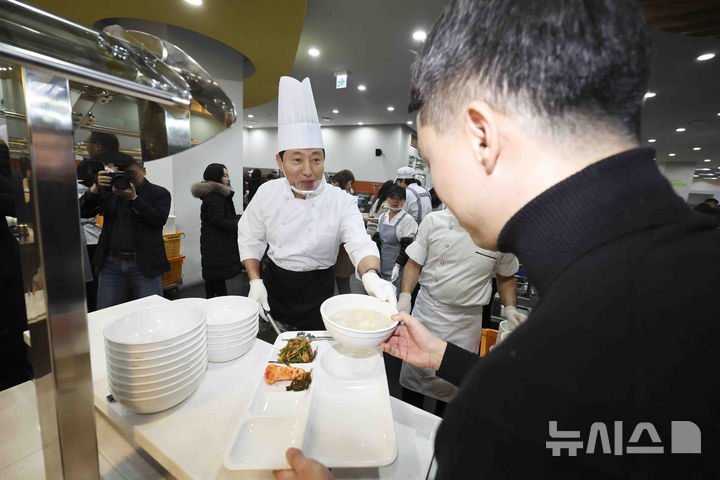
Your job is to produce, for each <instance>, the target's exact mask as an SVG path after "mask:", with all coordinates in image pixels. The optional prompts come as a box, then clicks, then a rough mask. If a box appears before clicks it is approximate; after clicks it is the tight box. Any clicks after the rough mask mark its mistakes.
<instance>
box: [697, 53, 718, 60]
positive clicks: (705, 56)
mask: <svg viewBox="0 0 720 480" xmlns="http://www.w3.org/2000/svg"><path fill="white" fill-rule="evenodd" d="M713 58H715V54H714V53H703V54H702V55H700V56H699V57H697V58H696V60H697V61H698V62H704V61H705V60H711V59H713Z"/></svg>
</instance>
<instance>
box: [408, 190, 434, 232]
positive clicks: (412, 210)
mask: <svg viewBox="0 0 720 480" xmlns="http://www.w3.org/2000/svg"><path fill="white" fill-rule="evenodd" d="M407 190H412V191H413V192H415V193H416V194H417V195H418V196H419V195H420V194H421V193H425V194H428V196H427V197H422V198H419V197H417V196H416V195H413V194H412V193H410V192H405V204H404V205H403V210H405V211H406V212H408V213H409V214H410V215H412V217H413V218H416V217H417V215H418V204H417V202H418V200H420V205H422V214H423V218H425V216H426V215H427V214H428V213H430V212H432V200H430V196H429V192H428V191H427V190H425V189H424V188H423V187H421V186H420V185H418V184H417V183H413V184H411V185H409V186H408V187H407ZM423 218H421V219H420V222H421V223H422V220H423Z"/></svg>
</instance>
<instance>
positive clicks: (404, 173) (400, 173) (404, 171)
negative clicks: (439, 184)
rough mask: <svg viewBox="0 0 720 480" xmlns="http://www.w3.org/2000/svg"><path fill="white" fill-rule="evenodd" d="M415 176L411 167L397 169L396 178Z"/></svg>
mask: <svg viewBox="0 0 720 480" xmlns="http://www.w3.org/2000/svg"><path fill="white" fill-rule="evenodd" d="M401 178H415V170H414V169H413V168H412V167H400V168H398V169H397V177H396V179H398V180H399V179H401Z"/></svg>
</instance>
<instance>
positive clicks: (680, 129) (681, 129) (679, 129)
mask: <svg viewBox="0 0 720 480" xmlns="http://www.w3.org/2000/svg"><path fill="white" fill-rule="evenodd" d="M685 130H686V129H685V128H683V127H680V128H676V129H675V131H676V132H679V133H682V132H684V131H685Z"/></svg>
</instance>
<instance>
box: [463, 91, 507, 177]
mask: <svg viewBox="0 0 720 480" xmlns="http://www.w3.org/2000/svg"><path fill="white" fill-rule="evenodd" d="M463 123H464V127H465V132H466V134H467V138H468V141H469V142H470V143H471V145H470V148H471V150H472V152H473V156H474V157H475V161H477V162H478V163H480V164H481V165H482V167H483V168H484V169H485V172H486V173H487V174H488V175H491V174H492V173H493V171H494V170H495V166H496V164H497V161H498V157H499V156H500V138H499V135H498V131H497V116H496V114H495V112H494V111H493V109H492V108H491V107H490V105H488V104H487V103H485V102H482V101H479V100H474V101H472V102H470V103H469V104H468V105H467V106H466V107H465V111H464V115H463Z"/></svg>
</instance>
